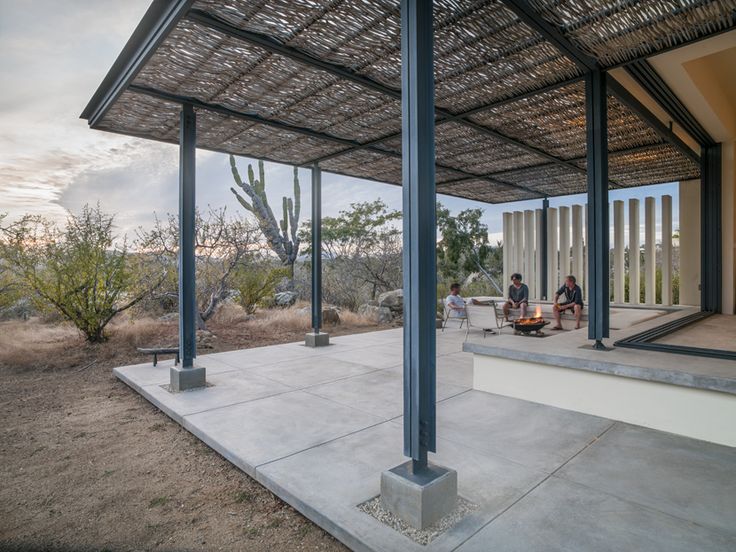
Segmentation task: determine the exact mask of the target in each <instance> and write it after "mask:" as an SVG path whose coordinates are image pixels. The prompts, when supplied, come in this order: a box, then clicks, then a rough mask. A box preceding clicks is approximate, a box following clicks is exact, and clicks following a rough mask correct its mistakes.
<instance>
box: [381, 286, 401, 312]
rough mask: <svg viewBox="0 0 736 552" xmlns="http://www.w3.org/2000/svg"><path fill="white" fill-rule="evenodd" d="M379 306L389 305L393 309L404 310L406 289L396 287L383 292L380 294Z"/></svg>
mask: <svg viewBox="0 0 736 552" xmlns="http://www.w3.org/2000/svg"><path fill="white" fill-rule="evenodd" d="M378 306H379V307H388V308H389V309H391V310H392V311H398V312H402V311H403V310H404V290H403V289H394V290H392V291H386V292H384V293H382V294H381V295H379V296H378Z"/></svg>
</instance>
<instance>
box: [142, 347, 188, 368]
mask: <svg viewBox="0 0 736 552" xmlns="http://www.w3.org/2000/svg"><path fill="white" fill-rule="evenodd" d="M138 352H139V353H143V354H144V355H153V365H154V366H156V364H158V355H176V361H175V363H174V365H178V364H179V348H178V347H151V348H142V347H138Z"/></svg>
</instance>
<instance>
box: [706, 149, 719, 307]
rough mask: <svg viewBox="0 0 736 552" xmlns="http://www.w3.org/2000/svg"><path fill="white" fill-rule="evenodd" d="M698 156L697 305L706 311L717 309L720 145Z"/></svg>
mask: <svg viewBox="0 0 736 552" xmlns="http://www.w3.org/2000/svg"><path fill="white" fill-rule="evenodd" d="M700 158H701V160H702V163H701V169H700V228H701V230H700V240H701V242H700V263H701V264H700V306H701V308H702V309H703V310H706V311H710V312H721V301H722V287H721V286H722V284H723V251H722V240H723V238H722V235H723V234H722V232H723V229H722V217H721V170H722V168H721V144H716V145H714V146H706V147H704V148H703V149H702V155H701V157H700Z"/></svg>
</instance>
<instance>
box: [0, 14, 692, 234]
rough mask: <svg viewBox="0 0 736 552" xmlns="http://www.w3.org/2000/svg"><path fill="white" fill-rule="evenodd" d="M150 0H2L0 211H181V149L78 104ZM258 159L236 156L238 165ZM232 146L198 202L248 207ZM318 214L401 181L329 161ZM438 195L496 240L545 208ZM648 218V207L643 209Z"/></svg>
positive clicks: (394, 192) (671, 188)
mask: <svg viewBox="0 0 736 552" xmlns="http://www.w3.org/2000/svg"><path fill="white" fill-rule="evenodd" d="M149 4H150V0H95V1H90V0H54V1H51V0H22V1H21V0H0V52H2V55H0V83H2V85H0V213H8V214H9V215H10V217H11V218H17V217H19V216H22V215H23V214H25V213H32V214H42V215H45V216H47V217H49V218H51V219H54V220H57V221H59V222H62V221H63V220H64V219H65V218H66V216H67V214H68V212H69V211H72V212H77V211H79V210H80V209H81V207H82V206H83V205H84V204H85V203H90V204H93V203H96V202H99V203H100V205H101V207H102V209H103V210H104V211H106V212H110V213H115V214H116V224H117V231H118V233H119V234H120V235H122V234H127V235H128V236H130V237H133V236H134V234H135V230H136V228H138V227H141V226H142V227H150V226H151V224H152V223H153V221H154V214H155V213H157V214H159V215H164V214H166V213H168V212H176V210H177V197H178V196H177V194H178V190H177V186H178V148H177V147H176V146H173V145H168V144H161V143H157V142H152V141H146V140H141V139H137V138H129V137H125V136H119V135H115V134H111V133H105V132H101V131H95V130H90V129H89V128H88V127H87V123H86V121H83V120H81V119H79V114H80V113H81V112H82V110H83V108H84V107H85V105H86V104H87V102H88V101H89V99H90V98H91V97H92V94H93V93H94V92H95V90H96V89H97V87H98V85H99V84H100V82H101V81H102V79H103V78H104V76H105V74H106V73H107V71H108V69H109V68H110V66H111V65H112V63H113V62H114V61H115V59H116V57H117V55H118V54H119V53H120V51H121V50H122V48H123V46H124V44H125V43H126V41H127V40H128V38H129V37H130V35H131V34H132V32H133V30H134V28H135V26H136V25H137V23H138V22H139V21H140V19H141V18H142V17H143V14H144V13H145V11H146V9H147V8H148V5H149ZM248 163H254V160H252V159H247V158H239V161H238V164H239V166H240V169H241V174H243V175H245V172H246V168H247V165H248ZM292 170H293V169H292V168H291V167H289V166H286V165H279V164H276V163H266V189H267V191H268V193H269V198H270V200H271V203H272V204H276V205H277V204H279V203H280V198H281V196H282V195H285V194H290V193H291V187H292ZM309 178H310V177H309V171H308V170H306V169H302V170H300V181H301V184H302V186H301V188H302V205H303V206H304V208H303V216H302V220H305V219H308V218H309V214H308V205H309V204H310V194H309V182H310V179H309ZM232 183H233V182H232V176H231V174H230V166H229V162H228V158H227V156H225V155H222V154H217V153H212V152H205V151H199V152H198V153H197V203H198V205H199V207H200V208H207V206H211V207H213V208H220V207H227V209H228V211H230V212H242V208H241V207H240V206H239V204H238V203H237V202H236V201H235V199H234V197H233V195H232V193H231V192H230V187H231V186H232ZM322 187H323V189H322V198H323V215H325V216H334V215H336V214H337V213H338V212H339V211H340V210H343V209H347V208H349V205H350V203H353V202H361V201H373V200H375V199H378V198H381V199H382V200H383V201H385V202H386V203H387V204H388V205H389V207H390V208H392V209H400V208H401V189H400V188H399V187H398V186H391V185H388V184H377V183H375V182H368V181H362V180H359V179H354V178H349V177H345V176H339V175H334V174H330V173H326V172H323V175H322ZM662 194H670V195H672V196H673V211H674V213H673V219H674V220H673V227H674V228H677V227H678V222H677V221H678V197H677V185H676V184H670V185H664V186H655V187H647V188H638V189H636V190H614V191H611V193H610V194H609V196H610V200H611V201H613V200H614V199H626V198H628V197H632V196H633V197H639V198H643V197H644V196H646V195H652V196H656V197H657V204H658V209H659V201H660V200H659V198H660V197H661V195H662ZM438 199H439V200H440V201H441V202H442V203H443V204H444V205H445V206H446V207H448V208H449V209H450V211H451V212H452V213H457V212H459V211H460V210H462V209H467V208H476V207H480V208H482V209H484V214H483V221H484V222H485V223H486V224H488V227H489V234H490V238H491V241H492V242H495V241H497V240H500V239H501V230H502V213H503V212H504V211H512V210H523V209H534V208H539V207H541V200H532V201H525V202H518V203H509V204H503V205H490V204H485V203H480V202H475V201H469V200H464V199H459V198H452V197H449V196H438ZM584 202H585V196H582V195H581V196H568V197H564V198H551V199H550V205H551V206H552V207H556V206H559V205H572V204H575V203H578V204H581V203H584ZM642 224H643V216H642Z"/></svg>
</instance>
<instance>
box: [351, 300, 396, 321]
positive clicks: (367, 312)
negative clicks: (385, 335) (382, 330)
mask: <svg viewBox="0 0 736 552" xmlns="http://www.w3.org/2000/svg"><path fill="white" fill-rule="evenodd" d="M358 314H360V315H361V316H365V317H366V318H368V319H370V320H372V321H373V322H375V323H376V324H390V323H391V321H392V320H393V318H394V317H393V314H391V309H389V308H388V307H377V306H375V305H368V304H365V305H361V306H360V307H359V308H358Z"/></svg>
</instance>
